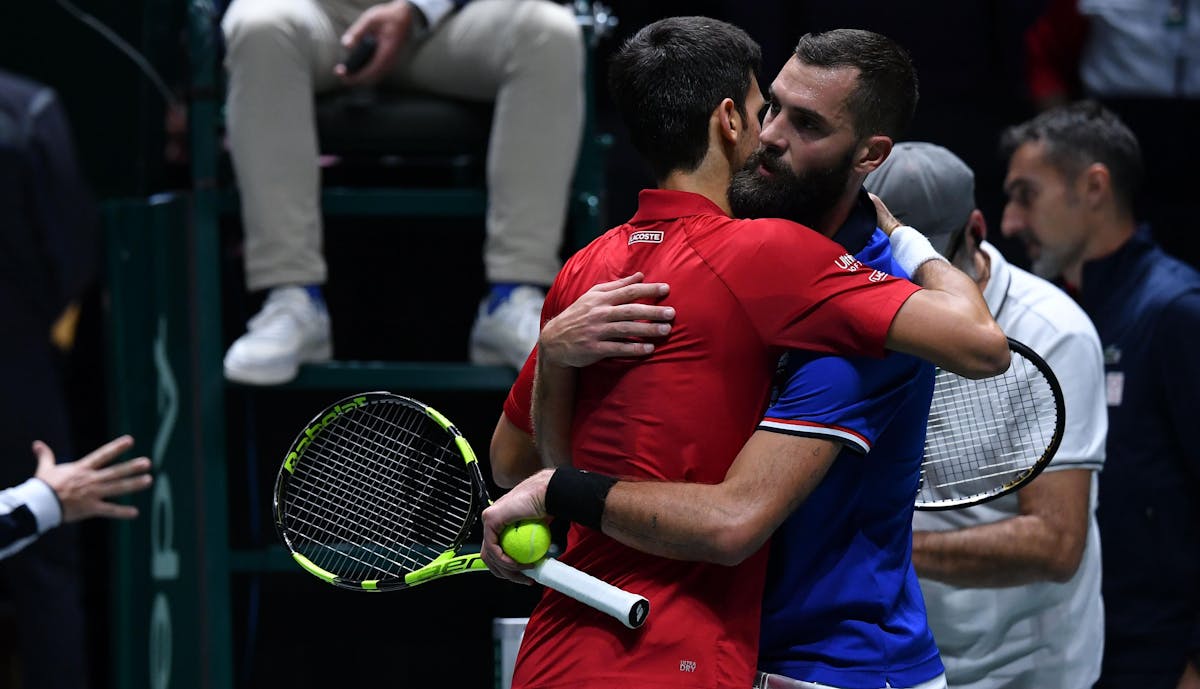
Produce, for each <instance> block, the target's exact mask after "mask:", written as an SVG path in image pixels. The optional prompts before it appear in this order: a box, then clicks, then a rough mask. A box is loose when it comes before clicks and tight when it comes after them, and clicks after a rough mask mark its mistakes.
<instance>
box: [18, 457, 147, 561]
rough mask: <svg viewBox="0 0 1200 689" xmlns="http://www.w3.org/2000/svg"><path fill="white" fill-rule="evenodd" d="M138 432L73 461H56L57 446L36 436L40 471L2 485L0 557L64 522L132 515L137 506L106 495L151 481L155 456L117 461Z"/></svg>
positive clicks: (140, 487) (119, 493) (132, 489)
mask: <svg viewBox="0 0 1200 689" xmlns="http://www.w3.org/2000/svg"><path fill="white" fill-rule="evenodd" d="M131 447H133V438H131V437H129V436H127V435H126V436H121V437H119V438H116V439H114V440H111V441H109V442H108V443H106V444H104V445H102V446H101V447H98V448H96V449H95V450H93V451H92V452H91V453H90V454H88V455H87V456H86V457H84V458H82V459H79V460H77V461H74V462H64V463H62V464H57V463H55V460H54V451H53V450H51V449H50V447H49V446H48V445H46V443H43V442H42V441H40V440H38V441H34V443H33V453H34V455H35V456H36V457H37V472H36V473H35V474H34V475H33V478H31V479H29V480H28V481H25V482H24V483H22V484H21V485H19V486H14V487H12V488H9V489H7V490H4V491H0V560H2V559H4V558H6V557H8V556H9V555H12V554H14V553H16V552H17V551H19V550H21V549H22V548H24V547H25V546H27V545H29V544H30V543H33V542H34V540H36V539H37V538H38V536H41V535H42V534H44V533H46V532H47V531H49V530H50V529H53V528H54V527H56V526H59V525H60V524H68V523H71V522H77V521H80V520H83V519H89V518H91V517H108V518H110V519H133V518H134V517H136V516H137V514H138V512H137V508H136V507H133V506H132V505H119V504H116V503H112V502H108V501H107V500H105V498H111V497H119V496H122V495H128V494H129V493H133V492H136V491H139V490H145V489H146V488H148V487H150V484H151V483H152V481H153V480H152V479H151V477H150V474H148V473H146V472H148V471H149V470H150V460H149V459H147V458H145V457H138V458H136V459H131V460H129V461H127V462H122V463H121V464H118V465H116V466H113V467H107V466H106V465H107V464H109V463H111V462H112V461H113V460H114V459H116V458H117V456H119V455H120V454H121V453H122V452H124V451H126V450H128V449H129V448H131Z"/></svg>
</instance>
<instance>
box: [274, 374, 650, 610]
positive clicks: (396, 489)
mask: <svg viewBox="0 0 1200 689" xmlns="http://www.w3.org/2000/svg"><path fill="white" fill-rule="evenodd" d="M489 504H491V500H490V499H489V498H488V494H487V489H486V487H485V484H484V482H483V474H482V472H481V471H480V469H479V463H478V462H477V461H476V460H475V453H474V452H473V451H472V450H471V446H470V445H468V444H467V440H466V438H464V437H463V436H462V434H461V433H459V431H458V429H457V428H455V427H454V425H453V424H452V423H450V421H449V420H448V419H446V417H444V416H442V415H441V414H440V413H438V412H437V411H436V410H434V409H433V408H431V407H429V406H427V405H425V404H422V403H421V402H418V401H416V400H414V399H409V398H407V397H401V396H399V395H393V394H391V393H387V392H369V393H363V394H359V395H354V396H351V397H347V398H345V399H342V400H340V401H338V402H337V403H335V404H333V405H331V406H330V407H328V408H326V409H325V410H324V411H322V412H321V413H320V414H318V415H317V416H316V417H314V418H313V420H312V421H311V422H309V424H308V425H307V426H306V427H305V428H304V430H303V431H302V432H301V433H300V435H299V436H297V438H296V441H295V442H294V443H293V444H292V447H291V449H290V450H289V451H288V453H287V456H286V458H285V459H284V462H283V466H282V467H281V468H280V469H279V475H278V476H277V478H276V480H275V499H274V509H275V526H276V528H277V529H278V531H279V536H280V538H281V539H282V540H283V543H284V545H285V546H287V548H288V550H290V551H291V554H292V557H293V559H295V560H296V562H297V563H299V564H300V566H301V567H303V568H304V569H305V570H307V571H308V572H310V573H312V574H313V575H315V576H317V577H318V578H320V579H323V580H324V581H326V582H329V583H331V584H333V585H334V586H338V587H340V588H345V589H352V590H356V591H392V590H398V589H404V588H409V587H412V586H416V585H418V584H423V583H425V582H428V581H433V580H434V579H439V578H441V577H445V576H450V575H453V574H461V573H463V572H478V571H486V569H487V566H486V565H485V564H484V563H483V560H482V559H481V558H480V556H479V554H478V553H466V554H459V549H460V548H462V546H463V544H464V543H465V542H466V540H467V537H468V535H469V534H470V532H471V529H472V527H473V526H474V525H475V522H476V520H477V519H478V518H479V513H480V512H482V511H483V509H484V508H485V507H487V506H488V505H489ZM525 574H526V575H527V576H529V578H530V579H533V580H534V581H536V582H538V583H540V584H542V585H544V586H548V587H550V588H553V589H555V590H557V591H559V592H561V593H563V594H565V595H568V596H571V597H572V598H575V599H576V600H578V601H580V602H582V603H585V604H587V605H590V606H592V607H594V608H596V609H597V610H600V611H602V612H605V613H607V614H609V615H612V616H613V617H615V618H616V619H617V620H619V621H620V622H621V623H622V624H624V625H625V626H627V627H629V628H631V629H636V628H637V627H640V626H642V624H644V623H645V621H646V617H647V615H648V614H649V611H650V603H649V602H648V601H647V600H646V599H645V598H643V597H641V596H638V595H635V594H632V593H628V592H626V591H623V590H621V589H619V588H617V587H615V586H612V585H610V584H608V583H606V582H603V581H600V580H599V579H596V578H595V577H592V576H590V575H588V574H585V573H583V572H581V571H579V570H577V569H575V568H574V567H570V566H568V565H565V564H563V563H561V562H559V561H557V560H554V559H551V558H543V559H542V560H541V561H540V562H538V563H537V564H535V565H534V566H533V567H532V568H530V569H527V570H525Z"/></svg>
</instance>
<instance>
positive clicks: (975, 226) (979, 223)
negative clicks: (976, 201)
mask: <svg viewBox="0 0 1200 689" xmlns="http://www.w3.org/2000/svg"><path fill="white" fill-rule="evenodd" d="M967 232H968V233H969V234H970V235H971V238H972V239H974V240H975V245H976V246H979V244H980V243H982V242H983V240H985V239H987V220H985V219H984V217H983V211H981V210H979V209H978V208H976V209H975V210H973V211H971V215H970V216H969V217H968V218H967Z"/></svg>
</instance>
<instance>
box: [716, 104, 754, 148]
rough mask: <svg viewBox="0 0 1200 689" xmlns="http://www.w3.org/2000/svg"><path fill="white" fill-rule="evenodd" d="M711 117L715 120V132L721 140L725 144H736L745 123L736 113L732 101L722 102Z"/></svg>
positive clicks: (735, 106)
mask: <svg viewBox="0 0 1200 689" xmlns="http://www.w3.org/2000/svg"><path fill="white" fill-rule="evenodd" d="M713 117H715V118H716V120H717V131H718V133H719V135H720V137H721V140H722V141H724V142H725V143H727V144H737V142H738V136H740V135H741V133H742V128H743V127H745V126H746V122H745V120H744V119H743V118H742V115H741V113H739V112H738V109H737V104H735V103H734V102H733V99H732V98H726V99H724V100H722V101H721V104H720V105H718V106H717V109H716V110H714V111H713Z"/></svg>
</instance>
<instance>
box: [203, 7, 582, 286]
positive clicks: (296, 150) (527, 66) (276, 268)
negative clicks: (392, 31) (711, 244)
mask: <svg viewBox="0 0 1200 689" xmlns="http://www.w3.org/2000/svg"><path fill="white" fill-rule="evenodd" d="M373 4H375V3H374V2H372V1H371V0H234V2H233V4H232V5H231V6H230V7H229V10H228V11H227V12H226V13H225V17H224V19H223V21H222V25H221V26H222V30H223V31H224V34H225V40H226V49H227V57H226V68H227V69H228V72H229V94H228V101H227V103H226V120H227V127H228V133H229V143H230V148H231V151H232V156H233V164H234V171H235V173H236V174H237V178H238V186H239V189H240V191H241V198H242V220H243V223H244V226H245V237H246V247H245V251H246V282H247V286H248V287H249V288H250V289H252V290H257V289H264V288H267V287H273V286H277V285H285V284H320V283H324V281H325V277H326V268H325V260H324V256H323V254H322V223H321V213H320V196H319V190H320V170H319V168H318V159H317V158H318V151H317V133H316V124H315V115H314V112H313V94H314V93H320V92H324V91H330V90H333V89H337V88H339V87H340V82H339V81H338V79H337V77H336V76H335V75H334V74H333V68H334V66H335V65H336V64H337V63H338V62H340V61H341V60H342V59H343V57H344V51H343V49H342V47H341V43H340V38H341V35H342V33H343V32H344V31H345V30H346V28H348V27H349V25H350V24H351V23H352V22H353V21H354V20H355V19H356V18H357V17H358V16H359V14H361V13H362V11H363V10H365V9H366V8H368V7H370V6H371V5H373ZM583 61H584V53H583V39H582V34H581V31H580V29H579V27H578V25H577V24H576V22H575V19H574V16H573V14H572V13H571V11H570V10H569V9H567V8H565V7H563V6H560V5H557V4H555V3H553V2H549V1H548V0H474V1H473V2H471V3H469V4H468V5H466V6H465V7H463V8H462V9H461V10H459V11H458V12H456V13H454V14H451V15H450V16H449V17H448V18H447V19H446V20H445V21H444V22H443V23H442V24H441V25H439V26H438V27H437V28H436V29H435V30H434V31H433V32H426V33H425V35H422V36H418V37H416V38H415V39H414V40H413V41H412V42H410V44H409V45H408V47H407V49H406V50H405V52H404V54H403V56H402V58H401V59H400V61H399V63H398V64H397V65H396V68H395V70H394V72H393V73H392V74H391V75H390V77H389V79H388V85H389V86H397V87H401V88H416V89H420V90H423V91H428V92H431V93H436V94H442V95H447V96H453V97H456V98H462V99H469V100H476V101H494V102H495V114H494V116H493V122H492V131H491V135H490V140H489V146H488V160H487V184H488V212H487V239H486V243H485V245H484V264H485V266H486V268H487V278H488V280H489V281H491V282H524V283H533V284H550V282H551V281H553V279H554V275H555V274H556V273H557V271H558V268H559V261H558V247H559V245H560V243H561V241H562V227H563V222H564V218H565V216H566V206H567V199H568V194H569V191H570V183H571V176H572V172H573V171H574V167H575V158H576V156H577V154H578V151H579V139H580V132H581V130H582V126H583V86H584V85H583Z"/></svg>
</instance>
